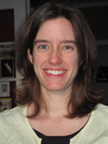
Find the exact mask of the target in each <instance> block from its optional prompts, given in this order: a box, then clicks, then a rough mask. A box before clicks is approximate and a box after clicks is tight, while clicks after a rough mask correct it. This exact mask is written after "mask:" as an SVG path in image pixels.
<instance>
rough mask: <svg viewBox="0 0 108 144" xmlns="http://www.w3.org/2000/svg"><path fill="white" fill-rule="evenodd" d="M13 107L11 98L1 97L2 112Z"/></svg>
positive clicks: (0, 109)
mask: <svg viewBox="0 0 108 144" xmlns="http://www.w3.org/2000/svg"><path fill="white" fill-rule="evenodd" d="M11 108H12V105H11V98H0V112H2V111H4V110H9V109H11Z"/></svg>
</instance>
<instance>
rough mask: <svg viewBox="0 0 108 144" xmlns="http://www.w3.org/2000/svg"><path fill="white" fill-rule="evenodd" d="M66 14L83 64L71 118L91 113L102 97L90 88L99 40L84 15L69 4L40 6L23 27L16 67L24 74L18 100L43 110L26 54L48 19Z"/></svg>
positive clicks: (77, 81)
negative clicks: (97, 41) (97, 40)
mask: <svg viewBox="0 0 108 144" xmlns="http://www.w3.org/2000/svg"><path fill="white" fill-rule="evenodd" d="M59 17H64V18H66V19H67V20H69V21H70V22H71V23H72V26H73V29H74V34H75V40H76V44H77V48H78V52H79V55H80V58H81V65H80V67H79V71H78V74H77V76H76V78H75V80H74V84H73V88H72V96H71V99H70V102H69V105H68V106H70V105H71V106H72V111H69V115H68V116H69V117H76V116H78V117H82V116H84V115H87V114H88V113H90V112H91V111H92V110H93V109H94V108H95V106H96V105H97V104H98V103H99V102H101V100H102V97H101V96H100V95H99V93H98V92H96V91H94V90H93V89H92V88H91V83H92V81H93V79H94V77H95V75H96V71H97V50H96V41H95V38H94V36H93V33H92V32H91V30H90V28H89V26H88V24H87V21H86V19H85V17H84V16H83V15H82V13H81V12H80V11H79V10H78V9H77V8H75V7H74V6H72V5H70V3H69V4H68V3H66V4H57V3H46V4H44V5H42V6H39V8H37V9H36V10H35V11H34V12H33V14H32V15H31V16H30V17H29V18H28V20H27V21H26V22H25V24H24V25H23V27H22V28H21V30H20V32H19V36H18V40H17V44H16V46H17V50H16V52H17V59H16V61H17V68H18V71H19V72H20V74H21V75H22V76H23V80H22V86H21V87H20V88H19V89H18V97H17V103H18V104H19V105H22V106H23V105H26V104H31V103H34V104H35V110H34V114H33V115H32V116H36V115H37V114H38V112H39V110H40V107H41V103H42V99H41V91H40V82H39V80H38V78H37V76H36V75H35V73H34V70H33V66H32V64H31V63H30V62H29V60H28V57H27V49H28V48H30V52H31V54H32V51H33V42H34V39H35V37H36V34H37V32H38V30H39V28H40V26H41V24H42V23H44V22H45V21H46V20H49V19H55V18H59Z"/></svg>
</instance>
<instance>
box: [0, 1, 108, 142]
mask: <svg viewBox="0 0 108 144" xmlns="http://www.w3.org/2000/svg"><path fill="white" fill-rule="evenodd" d="M17 68H18V70H19V72H20V73H21V75H22V76H23V80H22V85H21V87H20V88H19V89H18V98H17V103H18V105H19V106H18V107H16V108H14V109H12V110H10V111H5V112H4V113H2V114H1V115H0V121H1V122H0V123H1V126H0V127H1V129H2V131H3V132H2V131H1V134H0V140H1V144H4V143H7V144H10V143H14V144H25V143H26V144H30V143H32V144H58V143H59V144H84V143H87V144H99V143H103V144H106V143H107V141H108V125H107V120H108V109H107V107H106V106H104V105H102V104H99V103H101V101H102V97H101V96H100V95H99V93H98V92H96V91H94V90H93V89H92V88H91V83H92V80H93V79H94V77H95V74H96V69H97V51H96V43H95V39H94V36H93V34H92V32H91V30H90V28H89V27H88V24H87V22H86V20H85V18H84V17H83V15H82V14H81V12H80V11H79V10H78V9H76V8H75V7H73V6H71V5H70V4H57V3H46V4H44V5H42V6H40V7H39V8H38V9H36V10H35V11H34V13H33V14H32V15H31V16H30V17H29V19H28V20H27V22H26V23H25V24H24V26H23V27H22V29H21V31H20V32H19V37H18V41H17ZM7 138H8V139H7Z"/></svg>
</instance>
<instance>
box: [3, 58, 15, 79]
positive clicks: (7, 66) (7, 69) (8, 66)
mask: <svg viewBox="0 0 108 144" xmlns="http://www.w3.org/2000/svg"><path fill="white" fill-rule="evenodd" d="M12 77H14V58H9V59H1V78H12Z"/></svg>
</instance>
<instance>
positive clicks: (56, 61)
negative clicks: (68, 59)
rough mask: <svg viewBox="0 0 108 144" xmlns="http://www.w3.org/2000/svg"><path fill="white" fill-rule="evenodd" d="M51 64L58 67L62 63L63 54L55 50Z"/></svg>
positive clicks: (51, 56) (52, 53)
mask: <svg viewBox="0 0 108 144" xmlns="http://www.w3.org/2000/svg"><path fill="white" fill-rule="evenodd" d="M49 63H50V64H53V65H58V64H60V63H61V54H60V52H59V51H57V50H53V51H52V52H51V54H50V57H49Z"/></svg>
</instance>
